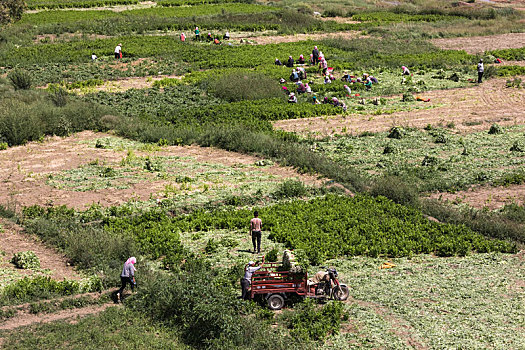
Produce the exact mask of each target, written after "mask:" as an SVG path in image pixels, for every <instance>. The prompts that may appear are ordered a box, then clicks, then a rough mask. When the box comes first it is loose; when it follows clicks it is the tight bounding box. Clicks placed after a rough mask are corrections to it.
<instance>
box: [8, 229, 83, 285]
mask: <svg viewBox="0 0 525 350" xmlns="http://www.w3.org/2000/svg"><path fill="white" fill-rule="evenodd" d="M0 225H1V226H2V227H3V232H1V233H0V248H1V250H2V251H4V252H5V257H6V260H7V261H8V260H9V259H10V258H11V257H12V256H13V255H14V254H15V253H18V252H23V251H28V250H31V251H33V252H34V253H35V254H36V256H38V258H39V259H40V267H41V268H42V269H49V270H50V275H49V276H50V277H51V278H53V279H56V280H59V281H61V280H63V279H64V278H66V279H79V278H80V276H79V275H78V274H77V273H76V272H75V270H74V269H73V267H72V266H70V265H69V264H68V263H67V259H66V258H65V257H64V256H63V255H62V254H60V253H58V252H57V251H56V250H55V249H52V248H50V247H48V246H46V245H44V244H43V243H42V242H40V241H38V240H37V239H36V238H35V237H31V236H28V235H26V234H23V233H22V228H21V227H20V226H18V225H16V224H14V223H12V222H10V221H8V220H6V219H0ZM7 261H4V262H3V263H2V261H0V267H2V268H4V269H6V268H7V269H13V270H16V271H17V272H18V273H20V274H22V275H31V274H33V272H32V271H30V270H21V269H16V268H15V267H14V265H13V264H11V263H9V262H7Z"/></svg>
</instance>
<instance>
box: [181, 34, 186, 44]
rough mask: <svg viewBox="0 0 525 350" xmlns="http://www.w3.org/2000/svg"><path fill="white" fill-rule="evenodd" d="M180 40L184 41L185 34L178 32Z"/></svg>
mask: <svg viewBox="0 0 525 350" xmlns="http://www.w3.org/2000/svg"><path fill="white" fill-rule="evenodd" d="M180 41H182V42H185V41H186V34H184V33H180Z"/></svg>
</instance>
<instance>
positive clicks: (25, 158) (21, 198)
mask: <svg viewBox="0 0 525 350" xmlns="http://www.w3.org/2000/svg"><path fill="white" fill-rule="evenodd" d="M107 136H110V135H107V134H102V133H93V132H89V131H86V132H82V133H78V134H75V135H73V136H71V137H67V138H59V137H51V138H48V139H47V140H46V141H45V142H42V143H38V142H33V143H29V144H27V145H25V146H19V147H13V148H9V149H7V150H5V151H1V152H0V183H2V186H3V188H4V189H5V190H4V191H1V192H0V203H8V202H9V203H16V204H17V205H18V207H21V206H29V205H33V204H38V205H67V206H68V207H73V208H85V207H87V206H89V205H91V204H93V203H99V204H100V205H103V206H109V205H118V204H122V203H124V202H127V201H128V200H130V199H140V200H147V199H149V197H150V194H155V193H158V192H160V191H162V190H163V189H164V188H165V185H166V184H167V183H169V182H168V181H166V180H159V179H154V180H151V181H147V182H140V183H137V184H133V185H132V186H131V188H128V189H104V190H94V191H86V192H76V191H68V190H64V189H57V188H54V187H51V186H48V185H46V177H47V175H49V174H52V173H56V172H59V171H63V170H68V169H74V168H77V167H79V166H81V165H84V164H87V163H89V162H90V161H94V160H97V159H98V160H99V161H100V162H102V163H103V162H106V163H107V164H111V163H118V162H120V161H121V160H122V159H123V158H124V157H126V153H127V151H126V150H110V149H97V148H94V147H88V145H86V143H85V142H86V141H90V140H95V139H98V138H102V137H107ZM149 154H151V153H147V152H140V151H137V152H136V155H137V156H146V155H149ZM155 155H159V156H180V157H185V156H186V157H187V156H190V157H193V158H195V160H196V161H197V162H207V163H216V164H223V165H226V166H230V165H237V164H242V165H251V164H254V163H255V162H256V161H257V160H259V159H260V158H256V157H253V156H248V155H243V154H239V153H234V152H228V151H224V150H221V149H216V148H211V147H210V148H204V147H198V146H185V147H182V146H172V147H163V148H162V150H161V151H159V152H156V153H155ZM240 169H241V170H242V171H252V170H253V168H251V169H250V168H249V167H248V168H240ZM258 169H260V171H262V172H265V173H267V174H271V175H275V176H276V177H277V178H279V179H286V178H299V179H300V180H301V181H303V182H304V183H307V184H311V185H320V184H321V183H322V180H320V179H318V178H317V177H314V176H309V175H300V174H298V173H297V172H296V171H295V170H294V169H292V168H290V167H281V166H278V165H272V166H266V167H261V168H258ZM231 186H235V184H231Z"/></svg>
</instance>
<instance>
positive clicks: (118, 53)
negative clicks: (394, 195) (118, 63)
mask: <svg viewBox="0 0 525 350" xmlns="http://www.w3.org/2000/svg"><path fill="white" fill-rule="evenodd" d="M115 58H116V59H119V58H122V44H120V43H119V44H118V45H117V47H115Z"/></svg>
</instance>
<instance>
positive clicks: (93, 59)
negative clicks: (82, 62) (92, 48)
mask: <svg viewBox="0 0 525 350" xmlns="http://www.w3.org/2000/svg"><path fill="white" fill-rule="evenodd" d="M97 58H98V57H97V55H95V53H94V52H93V53H92V54H91V60H92V61H96V60H97Z"/></svg>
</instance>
